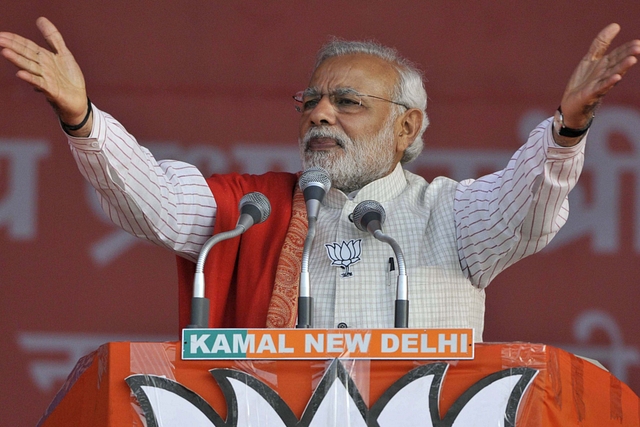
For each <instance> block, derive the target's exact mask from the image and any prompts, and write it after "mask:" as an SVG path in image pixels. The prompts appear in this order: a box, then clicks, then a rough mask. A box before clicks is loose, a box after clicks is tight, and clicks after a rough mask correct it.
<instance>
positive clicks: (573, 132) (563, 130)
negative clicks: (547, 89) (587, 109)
mask: <svg viewBox="0 0 640 427" xmlns="http://www.w3.org/2000/svg"><path fill="white" fill-rule="evenodd" d="M558 113H560V129H558V135H560V136H566V137H567V138H577V137H579V136H582V135H584V134H585V133H586V132H587V131H588V130H589V128H590V127H591V123H593V118H594V116H595V114H594V115H592V116H591V119H590V120H589V123H587V125H586V126H585V127H583V128H582V129H572V128H568V127H566V126H565V125H564V116H563V115H562V109H560V107H558Z"/></svg>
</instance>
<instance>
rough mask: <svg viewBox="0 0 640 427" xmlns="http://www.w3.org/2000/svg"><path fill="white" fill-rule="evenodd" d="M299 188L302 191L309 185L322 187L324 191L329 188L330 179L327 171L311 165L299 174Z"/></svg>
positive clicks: (327, 190)
mask: <svg viewBox="0 0 640 427" xmlns="http://www.w3.org/2000/svg"><path fill="white" fill-rule="evenodd" d="M298 185H299V186H300V189H301V190H302V191H303V192H304V190H306V189H307V188H308V187H309V186H314V187H322V189H323V190H324V192H325V193H327V192H329V190H330V189H331V179H330V178H329V173H328V172H327V171H326V170H324V169H323V168H321V167H319V166H312V167H310V168H309V169H307V170H305V171H304V172H303V173H302V175H300V180H299V182H298Z"/></svg>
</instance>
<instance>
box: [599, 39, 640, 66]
mask: <svg viewBox="0 0 640 427" xmlns="http://www.w3.org/2000/svg"><path fill="white" fill-rule="evenodd" d="M638 55H640V40H631V41H629V42H627V43H625V44H623V45H622V46H618V47H617V48H616V49H614V50H613V51H611V53H609V54H608V55H607V61H608V62H609V63H610V64H617V63H620V62H623V61H625V60H626V59H627V58H629V57H634V56H638Z"/></svg>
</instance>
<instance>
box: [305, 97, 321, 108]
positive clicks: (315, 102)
mask: <svg viewBox="0 0 640 427" xmlns="http://www.w3.org/2000/svg"><path fill="white" fill-rule="evenodd" d="M318 102H320V98H311V99H306V100H304V101H303V102H302V107H303V108H304V109H305V110H311V109H313V108H316V105H318Z"/></svg>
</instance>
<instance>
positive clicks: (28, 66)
mask: <svg viewBox="0 0 640 427" xmlns="http://www.w3.org/2000/svg"><path fill="white" fill-rule="evenodd" d="M2 56H4V57H5V58H6V59H7V60H8V61H9V62H11V63H12V64H13V65H15V66H16V67H18V68H20V69H21V70H25V71H27V72H29V73H31V74H35V75H39V74H40V70H41V67H40V64H39V59H38V55H37V54H34V55H33V57H34V59H33V60H32V59H29V58H27V57H26V56H25V55H21V54H19V53H18V52H16V51H15V50H13V49H11V48H5V49H3V50H2Z"/></svg>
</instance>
